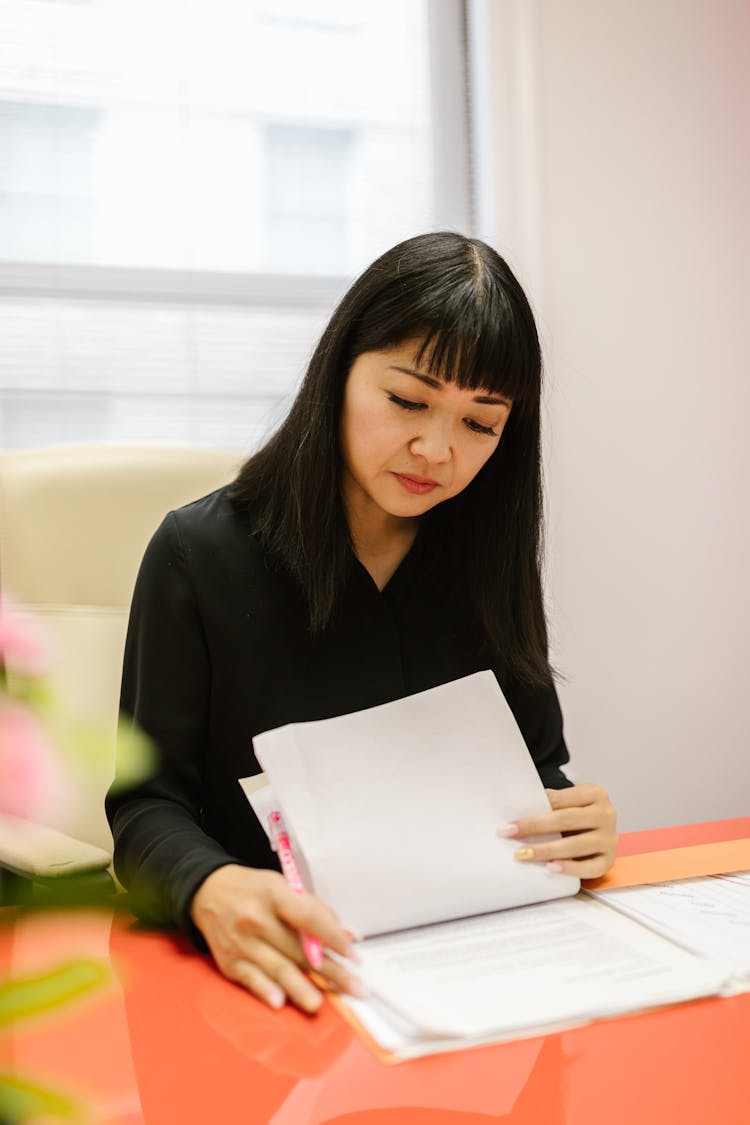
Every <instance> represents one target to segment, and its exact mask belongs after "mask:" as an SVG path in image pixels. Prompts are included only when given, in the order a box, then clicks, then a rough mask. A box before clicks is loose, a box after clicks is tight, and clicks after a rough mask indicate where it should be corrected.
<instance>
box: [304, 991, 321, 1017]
mask: <svg viewBox="0 0 750 1125" xmlns="http://www.w3.org/2000/svg"><path fill="white" fill-rule="evenodd" d="M322 1003H323V997H322V996H321V994H320V993H319V992H317V991H315V992H306V993H305V996H304V1004H305V1008H306V1009H307V1011H308V1012H317V1010H318V1008H319V1007H320V1005H321V1004H322Z"/></svg>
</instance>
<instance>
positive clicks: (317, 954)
mask: <svg viewBox="0 0 750 1125" xmlns="http://www.w3.org/2000/svg"><path fill="white" fill-rule="evenodd" d="M268 820H269V823H270V825H271V845H272V847H273V850H274V851H275V852H277V853H278V856H279V862H280V864H281V870H282V872H283V874H284V878H285V879H286V881H287V883H288V884H289V886H290V887H291V888H292V890H293V891H294V893H295V894H296V895H303V894H304V893H305V888H304V887H303V886H302V880H301V879H300V877H299V870H298V868H297V863H296V860H295V858H294V852H293V851H292V845H291V844H290V843H289V833H288V832H287V830H286V828H285V827H284V821H283V820H282V818H281V813H280V812H278V811H277V810H274V811H273V812H272V813H271V814H270V815H269V817H268ZM302 948H303V949H304V951H305V957H306V958H307V960H308V961H309V962H310V964H311V965H312V967H313V969H319V968H320V966H321V965H322V964H323V943H322V942H321V941H319V940H318V938H315V937H311V936H310V934H302Z"/></svg>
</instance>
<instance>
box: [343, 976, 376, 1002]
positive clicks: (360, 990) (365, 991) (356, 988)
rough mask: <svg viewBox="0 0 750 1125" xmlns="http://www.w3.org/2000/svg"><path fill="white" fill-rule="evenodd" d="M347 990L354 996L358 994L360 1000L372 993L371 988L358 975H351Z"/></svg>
mask: <svg viewBox="0 0 750 1125" xmlns="http://www.w3.org/2000/svg"><path fill="white" fill-rule="evenodd" d="M347 990H348V991H349V992H350V993H351V995H352V996H356V997H357V999H358V1000H366V999H367V998H368V996H369V995H370V990H369V988H367V986H366V985H364V984H362V981H361V980H357V978H356V977H350V978H349V983H348V985H347Z"/></svg>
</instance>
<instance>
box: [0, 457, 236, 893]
mask: <svg viewBox="0 0 750 1125" xmlns="http://www.w3.org/2000/svg"><path fill="white" fill-rule="evenodd" d="M242 459H243V457H242V454H240V453H230V452H226V451H221V450H209V449H180V448H167V447H149V446H144V447H121V446H90V447H61V448H56V449H38V450H28V451H27V450H24V451H20V452H13V453H5V454H0V591H1V592H2V593H3V594H4V595H8V596H10V597H11V598H12V599H13V600H14V601H15V602H16V603H17V604H18V605H19V606H20V607H21V608H22V609H23V611H24V613H25V614H27V615H28V616H30V617H32V618H35V619H37V620H38V622H39V623H40V625H41V627H42V629H43V631H44V632H45V634H46V635H47V636H48V637H49V638H50V640H51V643H52V647H53V676H54V678H55V681H56V686H57V688H58V690H59V692H60V694H61V696H62V698H63V700H64V702H65V705H66V707H67V708H69V709H70V711H71V712H72V713H73V714H74V715H76V716H78V717H79V718H81V719H85V720H88V719H94V720H96V721H98V722H100V723H103V724H104V725H105V727H106V729H107V730H108V732H109V734H110V735H111V737H110V738H108V740H107V744H106V745H105V746H104V747H103V749H102V754H101V760H100V761H97V762H96V763H95V768H93V769H90V770H88V771H87V773H86V777H85V778H84V779H83V780H81V779H80V778H77V781H76V786H75V799H74V807H73V808H72V809H71V808H68V809H66V812H65V817H64V820H60V821H59V822H58V823H49V824H46V825H35V824H31V823H30V822H29V821H26V820H19V819H18V818H13V817H8V816H0V870H2V869H4V872H5V875H4V879H3V883H2V884H0V901H2V886H3V885H4V886H5V888H6V890H7V888H8V887H9V886H10V885H12V886H14V887H16V886H17V880H18V877H19V876H21V877H24V878H26V879H28V880H31V881H33V882H37V883H44V882H45V881H47V880H49V879H51V878H53V877H58V878H59V876H60V875H73V874H77V873H80V872H82V871H97V870H99V871H102V870H105V869H106V868H107V866H108V865H109V863H110V860H111V854H112V838H111V835H110V832H109V827H108V825H107V822H106V818H105V816H104V795H105V793H106V790H107V788H108V787H109V784H110V782H111V781H112V778H113V776H114V744H115V730H116V722H117V710H118V699H119V688H120V670H121V664H122V653H123V648H124V643H125V631H126V627H127V619H128V610H129V606H130V599H131V596H132V591H133V584H134V582H135V577H136V573H137V570H138V565H139V563H140V560H141V557H142V555H143V551H144V549H145V547H146V544H147V542H148V540H149V538H150V537H151V534H152V533H153V531H154V530H155V529H156V527H157V526H158V524H159V523H160V521H161V519H162V518H163V516H164V515H165V513H166V512H167V511H168V510H169V509H171V508H176V507H179V506H180V505H182V504H186V503H188V502H189V501H190V500H194V499H196V498H197V497H199V496H203V495H205V494H206V493H208V492H211V491H212V490H213V489H215V488H218V487H220V486H221V485H223V484H226V483H227V482H228V481H229V480H231V479H232V477H233V476H234V475H235V472H236V470H237V468H238V467H239V465H240V463H241V461H242ZM5 897H6V899H7V898H8V897H9V896H8V895H7V893H6V896H5Z"/></svg>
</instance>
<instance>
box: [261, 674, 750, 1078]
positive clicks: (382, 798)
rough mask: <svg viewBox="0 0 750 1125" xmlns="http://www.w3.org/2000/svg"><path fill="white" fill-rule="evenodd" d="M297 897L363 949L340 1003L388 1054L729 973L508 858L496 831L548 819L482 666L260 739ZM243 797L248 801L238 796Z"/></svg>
mask: <svg viewBox="0 0 750 1125" xmlns="http://www.w3.org/2000/svg"><path fill="white" fill-rule="evenodd" d="M254 748H255V753H256V757H257V758H258V760H259V762H260V763H261V765H262V766H263V769H264V772H265V777H266V781H267V782H268V785H267V787H266V788H265V789H257V788H256V786H255V785H254V784H253V779H248V781H247V783H244V782H242V783H241V784H243V787H244V788H245V789H246V792H248V796H249V799H250V801H251V804H252V805H253V808H254V809H255V811H256V813H257V815H258V816H259V818H260V819H261V821H262V822H263V824H264V827H267V816H268V812H269V811H270V809H271V808H280V809H281V811H282V814H283V816H284V819H285V822H286V824H287V827H288V829H289V832H290V837H291V841H292V846H293V848H294V851H295V853H296V856H297V860H298V864H299V866H300V868H301V870H302V871H303V875H304V879H305V882H306V885H307V886H308V888H309V889H310V890H313V891H314V892H315V893H316V894H317V895H319V897H320V898H322V899H323V900H324V901H326V902H328V903H329V905H331V906H332V907H333V908H334V910H336V912H337V913H338V915H339V917H340V918H341V919H342V921H343V923H344V924H345V925H347V926H348V927H350V928H351V929H352V930H354V931H355V932H358V933H359V934H360V935H361V936H362V938H363V940H362V941H360V942H359V944H358V947H357V952H358V956H359V959H360V965H359V966H358V975H359V976H360V978H361V979H362V980H363V982H364V983H365V984H366V985H367V987H368V989H369V990H370V992H371V998H370V999H368V1000H364V1001H362V1000H351V999H350V998H348V997H347V998H343V997H342V1002H343V1003H345V1004H346V1006H347V1007H348V1008H349V1010H350V1011H351V1012H353V1013H354V1015H355V1016H356V1018H357V1019H358V1020H359V1022H360V1023H361V1024H362V1025H364V1027H365V1028H366V1030H367V1031H368V1032H369V1035H370V1036H371V1038H372V1039H373V1040H375V1041H376V1042H377V1043H378V1044H379V1045H380V1046H381V1047H383V1048H385V1049H386V1050H388V1051H391V1052H393V1053H394V1054H396V1055H399V1056H401V1057H411V1056H415V1055H420V1054H426V1053H433V1052H436V1051H442V1050H452V1049H455V1048H457V1047H459V1046H466V1045H468V1044H470V1043H477V1042H485V1041H491V1040H492V1041H494V1040H498V1039H502V1038H508V1037H511V1036H513V1037H515V1036H518V1035H532V1034H537V1033H539V1032H540V1031H544V1030H549V1029H550V1028H552V1027H563V1026H571V1025H572V1024H576V1023H582V1022H587V1021H589V1020H591V1019H596V1018H602V1017H606V1016H612V1015H617V1014H620V1013H623V1012H627V1011H635V1010H638V1009H642V1008H647V1007H652V1006H655V1005H660V1004H667V1003H673V1002H676V1001H679V1000H685V999H690V998H694V997H697V996H703V995H708V994H712V993H718V992H720V991H722V989H725V988H726V987H727V982H728V977H729V975H730V974H729V972H728V969H727V966H726V964H724V963H720V962H716V961H714V960H712V959H709V958H706V957H703V956H700V955H699V954H697V953H696V952H693V951H691V950H688V949H686V948H684V947H683V946H681V945H679V944H677V943H675V942H674V941H673V940H670V937H669V936H662V935H660V934H658V933H656V932H654V930H653V929H652V928H647V927H646V926H644V925H643V923H642V920H641V919H638V920H636V919H635V917H626V916H625V915H624V913H622V912H621V911H615V910H612V909H610V908H609V907H608V906H606V905H605V904H604V902H602V901H595V900H594V899H593V898H591V897H588V896H586V895H578V894H577V892H578V890H579V883H578V880H577V879H574V878H571V877H570V876H566V875H562V874H555V873H551V872H549V871H548V870H547V869H546V868H545V867H544V866H543V865H534V864H524V863H519V862H518V861H517V860H515V859H514V858H513V853H514V851H515V850H516V848H517V847H518V844H517V842H516V841H514V840H512V839H507V838H500V837H498V836H497V834H496V829H497V827H498V826H500V825H502V824H505V823H507V822H508V821H510V820H516V819H518V818H519V817H524V816H533V815H535V814H538V813H542V812H544V811H547V810H548V809H549V802H548V800H547V797H546V794H545V792H544V789H543V787H542V784H541V781H540V779H539V776H538V774H537V772H536V769H535V767H534V764H533V762H532V760H531V757H530V755H529V753H528V750H527V748H526V746H525V744H524V742H523V738H522V736H521V734H520V731H519V730H518V727H517V726H516V723H515V720H514V719H513V716H512V713H511V711H510V709H509V707H508V705H507V702H506V701H505V699H504V697H503V695H502V692H501V691H500V688H499V686H498V684H497V681H496V679H495V677H494V675H493V674H492V673H491V672H480V673H477V674H476V675H473V676H468V677H466V678H464V679H462V680H457V681H454V682H453V683H449V684H445V685H443V686H441V687H438V688H434V689H431V690H429V691H425V692H422V693H420V694H418V695H414V696H410V697H408V698H406V699H402V700H398V701H396V702H394V703H389V704H385V705H383V706H380V707H374V708H371V709H369V710H366V711H360V712H357V713H355V714H351V715H344V716H341V717H340V718H336V719H328V720H323V721H319V722H311V723H297V724H291V725H289V726H286V727H281V728H279V729H277V730H273V731H269V732H266V733H264V734H262V735H259V736H258V737H257V738H256V739H255V740H254ZM250 789H255V790H256V791H255V792H253V793H250Z"/></svg>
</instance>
